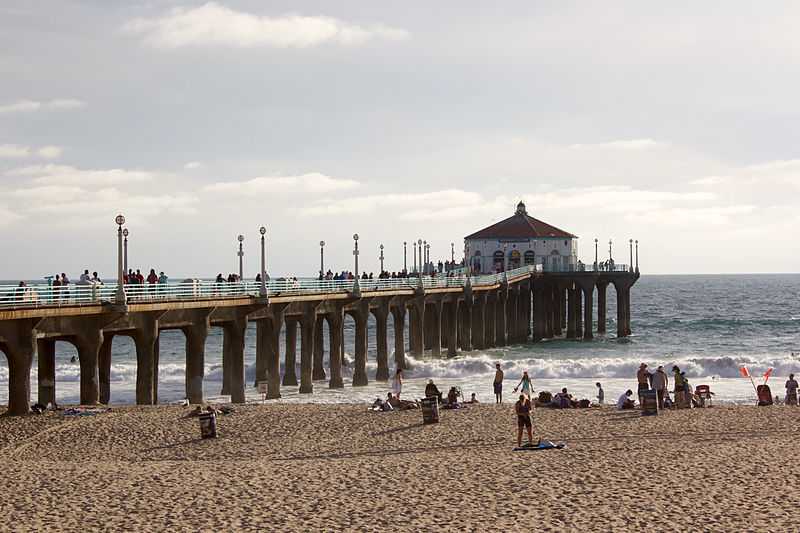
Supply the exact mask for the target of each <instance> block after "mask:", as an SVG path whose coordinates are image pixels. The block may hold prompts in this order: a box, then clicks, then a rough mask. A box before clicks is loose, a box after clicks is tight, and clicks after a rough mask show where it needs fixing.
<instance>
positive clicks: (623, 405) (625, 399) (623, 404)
mask: <svg viewBox="0 0 800 533" xmlns="http://www.w3.org/2000/svg"><path fill="white" fill-rule="evenodd" d="M631 396H633V391H632V390H630V389H628V390H626V391H625V393H624V394H622V395H621V396H620V397H619V399H618V400H617V409H633V408H634V407H636V403H635V402H634V401H633V400H631Z"/></svg>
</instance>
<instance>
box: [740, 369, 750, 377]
mask: <svg viewBox="0 0 800 533" xmlns="http://www.w3.org/2000/svg"><path fill="white" fill-rule="evenodd" d="M739 373H740V374H742V377H743V378H749V377H750V372H749V371H748V370H747V367H746V366H743V367H740V368H739Z"/></svg>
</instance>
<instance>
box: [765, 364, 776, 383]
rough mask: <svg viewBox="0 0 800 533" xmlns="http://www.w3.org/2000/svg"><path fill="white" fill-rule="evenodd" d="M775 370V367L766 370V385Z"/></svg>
mask: <svg viewBox="0 0 800 533" xmlns="http://www.w3.org/2000/svg"><path fill="white" fill-rule="evenodd" d="M773 370H774V369H772V368H770V369H769V370H767V371H766V372H764V385H766V384H767V381H769V377H770V376H771V375H772V371H773Z"/></svg>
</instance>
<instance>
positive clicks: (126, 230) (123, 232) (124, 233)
mask: <svg viewBox="0 0 800 533" xmlns="http://www.w3.org/2000/svg"><path fill="white" fill-rule="evenodd" d="M122 235H123V236H125V237H127V236H128V235H130V233H128V228H125V229H124V230H122Z"/></svg>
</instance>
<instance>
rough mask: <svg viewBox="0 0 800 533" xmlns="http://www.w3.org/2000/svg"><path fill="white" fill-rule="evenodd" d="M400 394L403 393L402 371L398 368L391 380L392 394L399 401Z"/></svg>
mask: <svg viewBox="0 0 800 533" xmlns="http://www.w3.org/2000/svg"><path fill="white" fill-rule="evenodd" d="M401 392H403V369H401V368H398V369H397V372H396V373H395V375H394V379H393V380H392V393H393V394H394V395H395V397H396V398H397V399H398V400H399V399H400V393H401Z"/></svg>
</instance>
